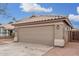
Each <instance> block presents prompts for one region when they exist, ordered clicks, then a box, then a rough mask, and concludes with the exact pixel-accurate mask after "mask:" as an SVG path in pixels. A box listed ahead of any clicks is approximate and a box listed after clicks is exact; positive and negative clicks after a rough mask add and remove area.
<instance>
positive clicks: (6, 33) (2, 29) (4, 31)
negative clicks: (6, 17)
mask: <svg viewBox="0 0 79 59" xmlns="http://www.w3.org/2000/svg"><path fill="white" fill-rule="evenodd" d="M12 33H14V26H12V25H11V24H5V25H0V38H3V39H4V38H9V37H11V36H12Z"/></svg>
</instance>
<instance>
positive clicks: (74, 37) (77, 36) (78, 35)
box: [68, 29, 79, 42]
mask: <svg viewBox="0 0 79 59" xmlns="http://www.w3.org/2000/svg"><path fill="white" fill-rule="evenodd" d="M68 39H69V41H70V42H79V30H75V29H73V30H70V31H69V32H68Z"/></svg>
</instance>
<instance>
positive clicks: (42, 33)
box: [19, 26, 53, 45]
mask: <svg viewBox="0 0 79 59" xmlns="http://www.w3.org/2000/svg"><path fill="white" fill-rule="evenodd" d="M19 41H24V42H31V43H39V44H40V43H41V44H49V45H51V44H53V26H42V27H29V28H20V29H19Z"/></svg>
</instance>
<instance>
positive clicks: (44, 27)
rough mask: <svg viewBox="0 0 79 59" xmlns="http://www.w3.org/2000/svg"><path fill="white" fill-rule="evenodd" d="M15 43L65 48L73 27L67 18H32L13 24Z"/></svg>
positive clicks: (44, 16) (47, 16) (48, 16)
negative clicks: (69, 32)
mask: <svg viewBox="0 0 79 59" xmlns="http://www.w3.org/2000/svg"><path fill="white" fill-rule="evenodd" d="M13 25H14V26H15V31H16V34H15V38H14V40H15V41H21V42H26V43H38V44H45V45H50V46H65V44H66V43H67V42H68V31H69V30H71V28H72V25H71V22H70V21H69V19H68V17H67V16H53V15H41V16H31V17H29V18H25V19H23V20H21V21H18V22H16V23H14V24H13Z"/></svg>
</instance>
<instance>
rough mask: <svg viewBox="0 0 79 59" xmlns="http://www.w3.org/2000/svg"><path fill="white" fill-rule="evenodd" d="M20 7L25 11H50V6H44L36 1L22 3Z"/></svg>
mask: <svg viewBox="0 0 79 59" xmlns="http://www.w3.org/2000/svg"><path fill="white" fill-rule="evenodd" d="M20 8H22V11H25V12H36V11H37V12H38V11H39V12H52V8H51V7H50V8H44V7H42V6H40V5H39V4H36V3H26V4H25V3H22V4H21V6H20Z"/></svg>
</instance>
